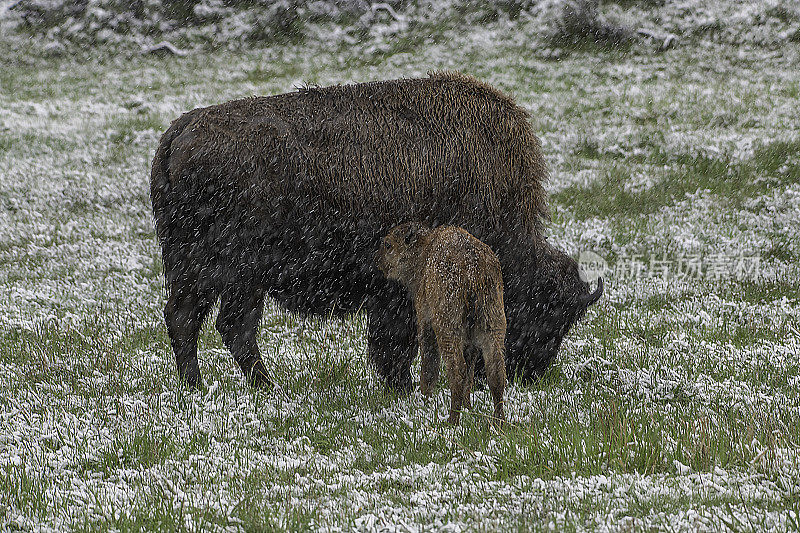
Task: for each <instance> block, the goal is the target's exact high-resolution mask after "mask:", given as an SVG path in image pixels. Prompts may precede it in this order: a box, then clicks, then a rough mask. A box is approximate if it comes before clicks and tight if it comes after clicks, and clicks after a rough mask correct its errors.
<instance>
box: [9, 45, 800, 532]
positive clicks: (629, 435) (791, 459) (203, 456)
mask: <svg viewBox="0 0 800 533" xmlns="http://www.w3.org/2000/svg"><path fill="white" fill-rule="evenodd" d="M799 60H800V53H798V48H797V47H796V46H795V47H794V48H787V49H782V50H781V49H779V50H772V51H769V50H764V49H759V48H753V47H733V46H729V45H721V44H717V45H715V44H698V45H697V46H694V45H686V46H681V47H678V48H676V49H673V50H669V51H667V52H664V53H661V54H653V53H644V52H643V51H641V50H637V49H634V50H631V51H630V52H629V53H625V54H622V53H618V52H609V51H598V50H584V51H578V52H575V53H572V54H568V55H565V56H564V57H562V58H561V59H560V60H559V61H552V60H551V61H548V60H545V59H541V58H537V57H536V56H533V55H531V54H530V52H529V50H527V49H526V47H525V43H524V39H519V38H516V39H506V38H503V37H502V36H501V35H498V34H497V33H493V32H483V33H482V32H475V33H472V34H469V35H462V36H460V37H457V38H456V37H454V38H453V39H452V40H450V41H446V42H445V41H442V43H437V42H432V43H429V44H428V45H426V46H425V47H421V48H414V47H408V48H405V49H403V48H401V49H398V50H393V51H391V52H389V53H386V54H384V55H380V56H379V57H374V56H373V57H371V58H370V59H368V60H366V59H362V58H360V57H357V56H354V55H348V53H347V52H346V51H341V50H325V49H323V48H322V47H318V48H313V47H312V48H309V47H298V48H291V47H286V48H281V47H278V48H269V49H265V50H259V51H251V52H247V53H238V54H234V53H232V52H217V53H213V54H208V55H191V56H188V57H185V58H166V59H157V58H145V57H129V58H124V59H118V60H114V59H109V58H106V59H102V60H98V61H92V62H75V61H71V60H69V59H65V58H61V59H57V58H50V59H46V58H39V57H28V58H26V59H25V60H19V61H7V62H6V65H5V66H6V67H7V68H3V69H0V206H1V208H0V494H2V496H0V524H2V527H3V528H4V529H12V530H13V529H19V530H65V529H77V530H97V531H107V530H110V529H114V530H120V531H139V530H141V529H142V528H147V529H159V530H184V529H186V530H203V531H206V530H233V531H236V530H273V529H274V530H320V529H327V530H341V529H356V528H357V529H365V530H380V529H387V530H395V529H396V530H411V531H415V530H445V529H446V530H452V531H458V530H463V529H468V530H486V531H493V530H496V529H498V528H505V529H512V530H523V531H527V530H534V531H535V530H552V529H555V530H567V531H569V530H586V529H589V530H593V529H598V530H606V529H608V530H615V531H630V530H648V529H650V528H654V529H657V530H667V531H685V530H696V529H709V530H726V529H731V530H736V531H738V530H745V531H746V530H753V531H760V530H767V529H777V530H796V529H800V484H799V482H798V479H800V453H798V450H799V448H798V446H800V268H799V267H798V260H799V259H800V237H798V235H800V120H798V108H799V106H798V103H799V102H798V98H799V97H800V85H799V84H800V71H799V70H798V69H797V68H796V66H797V64H798V61H799ZM429 69H460V70H463V71H465V72H468V73H471V74H473V75H475V76H478V77H480V78H482V79H485V80H487V81H489V82H491V83H493V84H495V85H496V86H498V87H500V88H501V89H503V90H506V91H510V92H512V93H513V94H514V95H515V96H516V97H517V99H518V101H519V102H520V103H521V104H522V105H524V106H525V107H526V108H527V109H529V110H530V112H531V115H532V125H533V127H534V130H535V131H536V132H537V133H538V134H539V135H540V137H541V139H542V143H543V147H544V152H545V155H546V158H547V160H548V162H549V165H550V168H551V171H552V179H551V181H550V182H549V184H548V190H549V192H550V194H551V197H550V203H551V208H552V211H553V221H552V224H551V226H550V237H549V238H550V240H551V241H553V242H554V243H556V244H557V245H559V246H560V247H562V248H564V249H565V250H567V251H568V252H569V253H570V254H573V255H574V256H575V257H577V256H578V254H579V253H581V252H584V251H593V252H595V253H597V254H599V255H600V256H602V257H603V258H604V259H605V260H606V261H607V262H608V267H609V271H608V272H607V286H606V294H605V297H604V298H603V299H602V300H601V302H600V303H599V304H598V305H596V306H595V307H593V308H592V309H591V310H590V312H589V314H588V316H587V317H586V318H585V319H584V320H583V321H582V322H581V323H580V324H579V325H578V326H577V327H576V328H575V329H574V330H573V331H572V333H571V334H570V335H569V336H568V338H567V339H566V341H565V343H564V345H563V347H562V349H561V351H560V353H559V356H558V357H557V359H556V361H555V363H554V364H553V366H552V367H551V369H550V370H549V371H548V373H547V374H546V375H545V376H544V378H543V379H542V380H541V382H540V383H538V384H536V385H534V386H531V387H527V388H523V387H519V386H514V385H512V386H511V387H510V388H509V390H508V395H507V401H508V403H507V412H508V413H509V416H510V421H511V423H510V424H509V425H508V426H507V427H506V429H505V430H504V432H503V433H501V434H497V433H494V432H492V431H490V430H489V427H488V424H487V420H486V418H485V415H486V414H488V413H489V412H490V398H489V397H488V391H485V390H484V391H481V392H479V393H478V396H477V408H476V410H475V411H474V412H473V413H472V414H468V415H467V416H466V417H465V419H464V421H463V423H462V426H461V427H459V428H455V429H450V428H446V427H444V426H443V425H441V424H440V423H438V422H437V420H439V419H441V418H443V417H444V416H445V414H446V409H447V405H448V398H449V394H448V393H447V392H446V391H445V390H444V388H441V389H439V391H438V393H437V395H436V397H435V398H436V400H435V401H434V402H431V404H428V405H426V404H424V403H423V402H422V400H421V398H420V396H419V394H418V393H416V394H414V395H412V396H411V397H410V398H396V397H393V396H392V395H389V394H385V393H384V391H383V389H382V387H381V385H380V383H379V382H378V380H377V378H376V377H375V375H374V372H373V371H372V370H371V369H370V368H369V367H368V365H367V362H366V343H365V319H364V317H362V316H355V317H353V318H352V319H349V320H347V321H344V322H328V323H322V322H317V321H308V320H300V319H298V318H296V317H293V316H290V315H287V314H285V313H283V312H281V310H280V309H278V308H276V307H275V306H274V305H273V304H268V308H267V312H266V313H265V318H264V321H263V324H262V329H261V333H260V337H259V345H260V347H261V349H262V352H263V353H264V356H265V359H266V360H267V361H268V362H269V364H268V366H269V367H270V368H271V369H272V370H273V373H274V374H273V377H274V379H275V381H276V383H277V384H278V389H277V390H274V391H272V392H268V393H260V392H259V393H253V392H251V391H249V390H247V388H246V387H245V385H244V383H243V380H242V378H241V376H240V374H239V371H238V369H237V368H236V367H235V364H234V363H233V360H232V359H231V357H230V356H229V355H228V354H227V352H226V351H225V350H224V349H223V346H222V343H221V341H220V339H219V336H218V335H217V333H216V332H215V331H214V329H213V327H210V326H207V327H206V328H205V329H204V331H203V333H202V337H201V343H200V352H201V368H202V371H203V373H204V376H205V379H206V383H207V384H208V385H209V388H208V391H207V392H206V393H205V394H199V393H192V392H188V391H186V390H184V389H182V388H181V387H180V386H179V384H178V381H177V379H176V375H175V372H174V362H173V357H172V353H171V350H170V348H169V345H168V340H167V337H166V332H165V328H164V326H163V321H162V318H161V317H162V314H161V309H162V306H163V302H164V292H163V288H162V280H161V260H160V253H159V250H158V247H157V243H156V239H155V236H154V231H153V225H152V217H151V211H150V200H149V196H148V191H149V189H148V176H149V161H150V159H151V157H152V154H153V152H154V150H155V147H156V145H157V141H158V137H159V135H160V133H161V132H162V131H163V130H164V129H165V128H166V127H167V126H168V124H169V123H170V121H171V120H172V119H173V118H175V117H177V116H178V115H179V114H180V113H181V112H183V111H186V110H189V109H192V108H194V107H198V106H201V105H208V104H212V103H218V102H221V101H225V100H228V99H231V98H235V97H242V96H246V95H251V94H273V93H277V92H284V91H289V90H292V89H293V87H295V86H297V85H300V84H303V83H317V84H321V85H327V84H332V83H339V82H351V81H365V80H374V79H383V78H392V77H400V76H406V77H411V76H416V75H424V73H425V72H426V71H427V70H429ZM690 265H694V268H689V266H690Z"/></svg>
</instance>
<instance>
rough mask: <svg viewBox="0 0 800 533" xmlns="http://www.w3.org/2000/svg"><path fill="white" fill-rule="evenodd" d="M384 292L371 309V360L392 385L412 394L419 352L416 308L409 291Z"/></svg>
mask: <svg viewBox="0 0 800 533" xmlns="http://www.w3.org/2000/svg"><path fill="white" fill-rule="evenodd" d="M383 292H384V294H382V295H381V296H380V297H378V298H376V301H375V302H374V304H373V305H372V306H371V308H370V309H369V311H368V319H369V332H368V343H369V360H370V362H371V363H372V364H373V365H374V366H375V369H376V370H377V372H378V374H379V375H380V376H381V377H382V378H383V379H385V380H386V384H387V385H388V386H389V388H391V389H393V390H396V391H398V392H400V393H403V394H409V393H410V392H411V389H412V383H411V362H412V361H413V360H414V357H415V356H416V355H417V332H416V327H415V324H414V308H413V306H412V304H411V300H409V299H408V297H407V296H406V294H405V291H403V290H401V289H399V288H394V287H391V288H387V289H386V290H384V291H383Z"/></svg>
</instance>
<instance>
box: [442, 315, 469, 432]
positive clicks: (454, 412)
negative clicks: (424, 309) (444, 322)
mask: <svg viewBox="0 0 800 533" xmlns="http://www.w3.org/2000/svg"><path fill="white" fill-rule="evenodd" d="M436 345H437V347H438V348H439V354H440V356H441V358H442V359H444V362H445V366H446V367H447V381H448V382H449V384H450V417H449V418H448V419H447V422H448V423H449V424H451V425H456V424H458V422H459V419H460V417H461V407H462V405H463V402H464V386H465V385H466V381H467V363H466V361H465V360H464V339H463V336H462V335H460V334H458V333H455V332H450V331H442V330H437V331H436Z"/></svg>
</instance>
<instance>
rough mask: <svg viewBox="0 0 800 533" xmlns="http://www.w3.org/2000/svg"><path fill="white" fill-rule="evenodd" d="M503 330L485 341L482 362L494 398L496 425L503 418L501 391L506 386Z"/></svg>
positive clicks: (494, 420) (500, 422)
mask: <svg viewBox="0 0 800 533" xmlns="http://www.w3.org/2000/svg"><path fill="white" fill-rule="evenodd" d="M504 339H505V332H497V333H494V334H493V335H492V337H491V338H490V340H489V342H487V343H485V345H484V350H483V362H484V365H485V367H486V381H487V382H488V384H489V390H490V391H491V393H492V400H494V419H493V420H492V421H493V422H494V423H495V424H496V425H500V424H502V422H503V420H505V418H506V416H505V412H504V410H503V392H504V390H505V387H506V363H505V357H504V356H503V349H504V344H503V343H504Z"/></svg>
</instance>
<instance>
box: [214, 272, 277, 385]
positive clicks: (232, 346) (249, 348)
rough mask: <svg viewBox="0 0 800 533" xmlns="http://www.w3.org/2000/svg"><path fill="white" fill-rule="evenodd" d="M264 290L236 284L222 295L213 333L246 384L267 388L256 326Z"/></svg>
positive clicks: (248, 284) (262, 304) (265, 370)
mask: <svg viewBox="0 0 800 533" xmlns="http://www.w3.org/2000/svg"><path fill="white" fill-rule="evenodd" d="M264 297H265V294H264V291H263V290H262V289H260V288H258V287H255V286H254V285H253V284H252V283H237V284H235V285H231V286H230V287H227V288H226V289H225V291H223V293H222V301H221V303H220V307H219V315H217V324H216V326H217V331H219V334H220V336H221V337H222V342H223V343H225V346H226V347H227V348H228V350H230V351H231V354H232V355H233V358H234V360H235V361H236V363H237V364H238V365H239V368H241V370H242V373H243V374H244V377H245V379H246V380H247V383H248V384H250V385H251V386H253V387H265V386H269V385H271V381H270V379H269V376H268V375H267V369H266V368H265V367H264V362H263V360H262V359H261V352H260V351H259V349H258V342H257V340H256V339H257V335H258V325H259V323H260V322H261V315H262V313H263V311H264Z"/></svg>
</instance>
